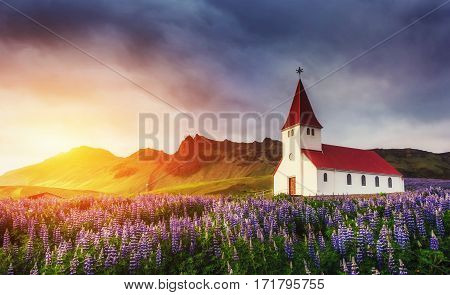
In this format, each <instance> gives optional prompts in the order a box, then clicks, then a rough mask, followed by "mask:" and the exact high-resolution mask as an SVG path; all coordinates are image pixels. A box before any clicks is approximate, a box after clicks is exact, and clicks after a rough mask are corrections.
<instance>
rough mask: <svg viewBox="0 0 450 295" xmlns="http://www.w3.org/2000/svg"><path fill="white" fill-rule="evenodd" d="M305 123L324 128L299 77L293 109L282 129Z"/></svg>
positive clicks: (300, 71) (301, 70)
mask: <svg viewBox="0 0 450 295" xmlns="http://www.w3.org/2000/svg"><path fill="white" fill-rule="evenodd" d="M302 72H303V69H301V68H299V69H298V70H297V73H299V75H300V73H302ZM299 124H300V125H303V126H308V127H314V128H319V129H322V125H321V124H320V123H319V120H317V118H316V115H315V114H314V110H313V108H312V106H311V103H310V102H309V98H308V95H307V94H306V90H305V88H304V87H303V83H302V80H301V78H300V77H299V79H298V84H297V89H296V90H295V94H294V100H293V101H292V105H291V109H290V111H289V114H288V116H287V118H286V122H285V123H284V125H283V128H282V129H281V130H284V129H286V128H290V127H293V126H295V125H299Z"/></svg>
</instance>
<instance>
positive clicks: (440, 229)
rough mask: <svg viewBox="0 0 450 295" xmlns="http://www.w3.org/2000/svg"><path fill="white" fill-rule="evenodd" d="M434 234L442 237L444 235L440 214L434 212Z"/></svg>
mask: <svg viewBox="0 0 450 295" xmlns="http://www.w3.org/2000/svg"><path fill="white" fill-rule="evenodd" d="M436 232H437V234H438V235H439V236H441V237H443V236H444V234H445V228H444V222H443V221H442V214H441V213H440V212H439V211H438V210H436Z"/></svg>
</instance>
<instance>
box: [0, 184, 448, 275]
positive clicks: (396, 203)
mask: <svg viewBox="0 0 450 295" xmlns="http://www.w3.org/2000/svg"><path fill="white" fill-rule="evenodd" d="M449 209H450V196H449V190H447V189H444V188H439V187H429V186H425V187H423V186H422V187H421V188H416V189H415V190H413V191H408V192H405V193H400V194H389V195H384V194H382V195H376V196H333V197H331V196H328V197H314V198H300V197H297V198H291V197H289V196H283V195H281V196H274V197H270V198H268V197H265V198H262V197H261V198H255V197H247V198H243V197H239V198H237V197H213V196H211V197H204V196H192V195H191V196H189V195H188V196H186V195H179V196H169V195H167V196H162V195H150V194H143V195H138V196H135V197H132V198H130V197H108V196H103V197H86V196H85V197H79V198H70V199H58V198H51V197H50V198H41V199H33V200H31V199H27V198H22V199H19V200H16V199H10V198H4V199H0V243H1V247H0V274H45V275H48V274H79V275H82V274H400V275H402V274H449V273H450V260H449V252H450V237H449V231H450V228H449V227H450V211H449Z"/></svg>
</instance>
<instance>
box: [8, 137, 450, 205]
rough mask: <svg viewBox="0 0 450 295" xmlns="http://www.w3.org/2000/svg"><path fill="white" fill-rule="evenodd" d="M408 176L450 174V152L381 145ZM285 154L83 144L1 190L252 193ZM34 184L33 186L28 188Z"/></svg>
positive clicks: (212, 146)
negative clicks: (113, 149)
mask: <svg viewBox="0 0 450 295" xmlns="http://www.w3.org/2000/svg"><path fill="white" fill-rule="evenodd" d="M374 151H376V152H377V153H378V154H379V155H381V156H382V157H383V158H385V159H386V160H387V161H388V162H389V163H391V164H392V165H393V166H394V167H395V168H397V169H398V170H399V171H400V172H401V173H402V174H403V175H404V176H405V177H422V178H440V179H449V178H450V153H443V154H435V153H430V152H425V151H420V150H413V149H376V150H374ZM280 158H281V142H279V141H277V140H272V139H268V138H266V139H265V140H264V141H263V142H252V143H235V142H231V141H229V140H224V141H215V140H211V139H208V138H205V137H202V136H199V135H196V136H195V137H191V136H188V137H187V138H186V139H185V140H184V141H183V142H182V143H181V145H180V147H179V148H178V150H177V152H176V153H174V154H172V155H169V154H166V153H164V152H161V151H155V150H152V149H144V150H140V151H138V152H136V153H134V154H132V155H130V156H129V157H125V158H123V157H117V156H115V155H113V154H112V153H110V152H108V151H106V150H102V149H94V148H89V147H79V148H75V149H72V150H71V151H69V152H67V153H62V154H59V155H57V156H55V157H52V158H50V159H47V160H45V161H43V162H41V163H39V164H36V165H32V166H28V167H24V168H20V169H17V170H13V171H10V172H7V173H5V174H4V175H2V176H0V186H3V188H2V189H1V190H0V195H8V194H9V195H11V194H13V195H20V196H22V195H26V194H28V193H29V194H31V193H32V192H39V193H40V192H53V191H54V190H46V188H53V189H59V191H58V193H61V194H63V195H73V194H70V193H68V192H69V191H81V192H83V191H91V192H92V191H93V192H104V193H113V194H136V193H139V192H144V191H151V192H155V193H190V194H220V193H247V194H248V193H252V192H257V191H262V190H270V189H271V188H272V173H273V171H274V168H275V166H276V165H277V163H278V161H279V160H280ZM27 187H29V188H28V189H26V188H27Z"/></svg>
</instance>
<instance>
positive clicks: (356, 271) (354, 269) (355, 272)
mask: <svg viewBox="0 0 450 295" xmlns="http://www.w3.org/2000/svg"><path fill="white" fill-rule="evenodd" d="M350 274H352V275H359V268H358V264H356V261H355V257H353V256H352V266H351V269H350Z"/></svg>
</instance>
